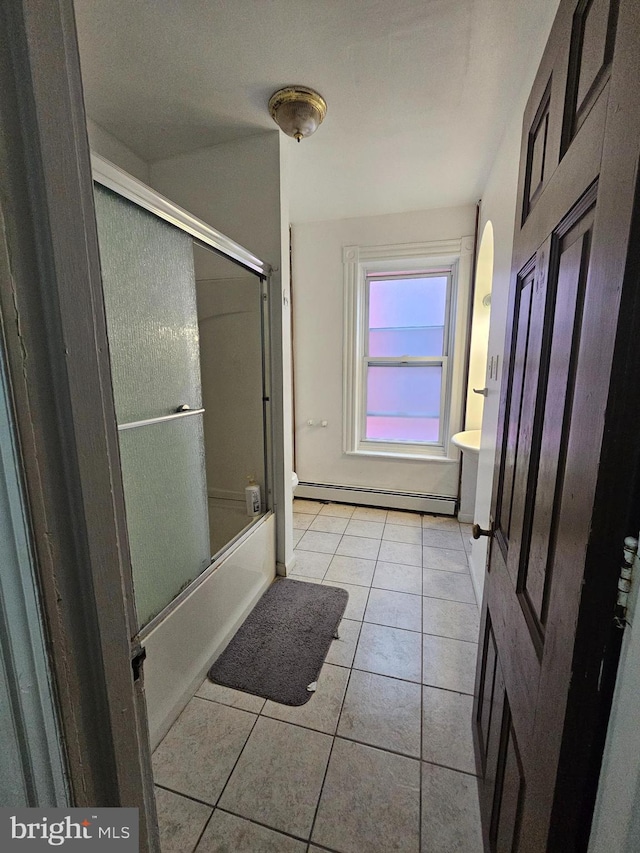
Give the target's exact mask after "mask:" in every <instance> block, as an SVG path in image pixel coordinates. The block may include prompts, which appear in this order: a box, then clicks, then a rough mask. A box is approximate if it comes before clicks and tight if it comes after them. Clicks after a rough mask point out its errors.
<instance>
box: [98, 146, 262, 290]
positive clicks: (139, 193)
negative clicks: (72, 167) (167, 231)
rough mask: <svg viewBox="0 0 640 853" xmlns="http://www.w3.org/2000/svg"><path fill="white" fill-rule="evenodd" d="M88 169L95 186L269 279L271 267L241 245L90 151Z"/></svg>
mask: <svg viewBox="0 0 640 853" xmlns="http://www.w3.org/2000/svg"><path fill="white" fill-rule="evenodd" d="M91 168H92V172H93V180H94V181H95V182H96V183H98V184H101V185H102V186H103V187H106V188H107V189H109V190H113V192H115V193H117V194H118V195H121V196H123V197H124V198H127V199H129V201H132V202H133V203H134V204H136V205H137V206H138V207H142V208H143V209H144V210H148V211H149V212H150V213H153V214H154V215H155V216H157V217H159V218H160V219H164V221H165V222H169V223H171V225H175V226H176V228H179V229H180V230H181V231H186V232H187V233H188V234H191V236H192V237H195V238H196V239H197V240H200V241H201V242H202V243H205V244H206V245H207V246H210V247H211V248H212V249H214V250H215V251H216V252H218V253H219V254H221V255H224V256H225V257H226V258H229V260H230V261H233V262H234V263H236V264H239V265H240V266H243V267H245V268H246V269H249V270H251V271H252V272H254V273H257V274H258V275H259V276H261V277H262V278H268V277H269V276H270V275H271V273H272V272H273V270H272V268H271V265H270V264H268V263H266V262H265V261H261V260H260V258H256V256H255V255H253V254H252V253H251V252H250V251H249V250H248V249H245V248H244V246H241V245H240V244H239V243H236V242H235V240H231V239H230V238H229V237H226V236H225V235H224V234H222V233H221V232H220V231H216V229H215V228H212V227H211V226H210V225H207V223H206V222H204V221H203V220H202V219H198V217H197V216H193V214H191V213H189V211H188V210H185V209H184V208H183V207H180V206H179V205H177V204H174V203H173V202H172V201H170V200H169V199H168V198H165V197H164V196H163V195H161V194H160V193H159V192H156V190H154V189H152V188H151V187H148V186H147V185H146V184H143V183H142V181H139V180H138V179H137V178H134V177H133V176H132V175H129V174H128V173H127V172H125V171H123V170H122V169H119V168H118V167H117V166H115V165H114V164H113V163H110V162H109V160H105V158H104V157H101V156H100V155H99V154H96V153H95V152H93V151H92V152H91Z"/></svg>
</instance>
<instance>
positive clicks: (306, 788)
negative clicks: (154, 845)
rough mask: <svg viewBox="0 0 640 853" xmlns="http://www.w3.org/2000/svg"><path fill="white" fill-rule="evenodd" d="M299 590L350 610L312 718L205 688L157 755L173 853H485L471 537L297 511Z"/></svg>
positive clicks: (406, 518)
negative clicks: (328, 596)
mask: <svg viewBox="0 0 640 853" xmlns="http://www.w3.org/2000/svg"><path fill="white" fill-rule="evenodd" d="M294 513H295V514H294V519H295V526H296V530H295V534H296V536H295V539H296V556H297V563H296V567H295V573H294V575H293V577H296V578H298V579H300V580H302V581H310V582H312V583H323V584H331V585H334V586H341V587H344V588H345V589H346V590H347V591H348V592H349V604H348V606H347V611H346V613H345V617H344V619H343V620H342V624H341V627H340V638H339V639H337V640H334V642H333V644H332V647H331V649H330V651H329V654H328V656H327V660H326V663H325V665H324V667H323V670H322V673H321V675H320V678H319V681H318V690H317V692H316V693H315V694H314V696H313V697H312V698H311V700H310V701H309V702H308V703H307V704H306V705H303V706H302V707H300V708H290V707H286V706H283V705H278V704H276V703H275V702H270V701H267V702H265V701H264V700H263V699H260V698H257V697H255V696H250V695H248V694H243V693H238V692H236V691H233V690H230V689H228V688H223V687H219V686H217V685H214V684H211V683H209V682H205V683H204V684H203V685H202V686H201V687H200V689H199V690H198V692H197V694H196V696H195V697H194V698H193V699H192V700H191V702H190V703H189V704H188V705H187V707H186V709H185V710H184V712H183V713H182V715H181V716H180V717H179V719H178V720H177V722H176V723H175V724H174V726H173V728H172V729H171V731H170V732H169V734H168V735H167V736H166V738H165V739H164V741H163V742H162V743H161V745H160V746H159V747H158V749H157V750H156V752H155V754H154V772H155V778H156V783H157V786H158V788H157V791H158V797H157V803H158V812H159V817H160V826H161V834H162V850H163V853H192V851H193V850H194V849H195V850H196V851H197V853H320V851H323V850H324V851H336V853H390V851H398V852H399V853H481V851H482V840H481V835H480V822H479V813H478V798H477V787H476V779H475V776H474V775H473V774H474V772H475V766H474V760H473V746H472V740H471V707H472V695H471V694H472V693H473V682H474V672H475V659H476V651H477V646H476V643H477V638H478V609H477V606H476V604H475V597H474V592H473V586H472V583H471V578H470V575H469V570H468V564H467V555H466V549H467V545H468V538H469V535H470V529H468V528H466V527H465V526H463V525H459V524H458V523H457V521H455V520H453V519H446V518H436V517H433V516H420V515H419V514H416V513H405V512H396V511H386V510H378V509H371V508H366V507H350V506H349V507H348V506H344V505H340V504H322V503H316V502H313V501H301V500H296V501H294Z"/></svg>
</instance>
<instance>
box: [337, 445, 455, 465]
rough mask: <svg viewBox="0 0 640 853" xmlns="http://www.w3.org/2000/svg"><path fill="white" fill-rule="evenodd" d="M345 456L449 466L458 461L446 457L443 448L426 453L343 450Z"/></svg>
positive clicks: (431, 449) (363, 449)
mask: <svg viewBox="0 0 640 853" xmlns="http://www.w3.org/2000/svg"><path fill="white" fill-rule="evenodd" d="M344 453H345V455H346V456H369V457H374V458H377V459H393V460H395V461H401V460H403V459H406V460H407V461H408V462H438V463H445V464H449V465H457V464H458V462H459V459H458V457H457V456H455V457H451V456H447V455H446V453H445V451H444V449H443V448H441V447H440V448H436V447H434V448H430V449H429V450H428V451H424V452H421V453H419V452H417V451H406V452H402V451H399V450H395V451H394V450H374V449H372V448H368V447H367V448H364V447H363V448H358V449H356V450H345V451H344Z"/></svg>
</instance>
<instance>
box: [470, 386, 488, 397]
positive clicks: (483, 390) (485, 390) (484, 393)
mask: <svg viewBox="0 0 640 853" xmlns="http://www.w3.org/2000/svg"><path fill="white" fill-rule="evenodd" d="M473 393H474V394H482V396H483V397H486V396H487V394H488V393H489V389H488V388H474V389H473Z"/></svg>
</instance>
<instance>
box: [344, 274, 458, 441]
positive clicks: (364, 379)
mask: <svg viewBox="0 0 640 853" xmlns="http://www.w3.org/2000/svg"><path fill="white" fill-rule="evenodd" d="M443 277H446V278H447V290H446V301H445V311H444V321H443V325H444V329H443V339H442V355H440V356H426V355H425V356H409V355H403V356H370V355H369V354H368V350H369V332H370V330H369V307H370V287H369V285H370V282H372V281H380V280H384V281H406V280H408V279H421V278H443ZM361 287H362V291H361V293H362V302H361V308H362V311H361V323H362V325H361V334H360V346H361V350H360V359H359V360H360V370H359V371H358V372H359V376H358V377H357V384H358V385H359V389H358V390H359V395H358V396H359V406H358V408H359V418H358V420H357V422H358V436H357V442H356V444H357V445H358V446H360V447H362V448H367V447H369V448H371V449H374V450H384V449H389V450H390V451H391V452H394V451H395V452H409V451H411V450H412V449H413V450H415V451H416V452H418V453H420V452H421V451H424V450H426V449H428V448H434V449H435V448H444V444H445V439H446V433H447V431H448V428H449V396H450V395H449V384H450V382H449V371H448V367H449V363H448V362H449V350H450V346H451V344H452V340H453V335H452V327H451V324H452V302H453V296H454V271H453V268H452V267H451V266H446V267H432V268H429V269H423V270H417V271H415V272H413V271H412V272H407V273H387V272H378V271H375V272H374V271H369V272H367V273H365V275H364V276H363V279H362V284H361ZM400 328H401V327H400ZM375 366H381V367H403V366H404V367H408V368H411V367H412V366H414V367H415V366H425V367H428V366H441V367H442V382H441V386H440V409H439V412H438V438H437V440H436V441H416V440H407V441H404V440H401V439H379V438H368V437H367V408H368V407H367V390H368V371H369V367H375Z"/></svg>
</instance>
